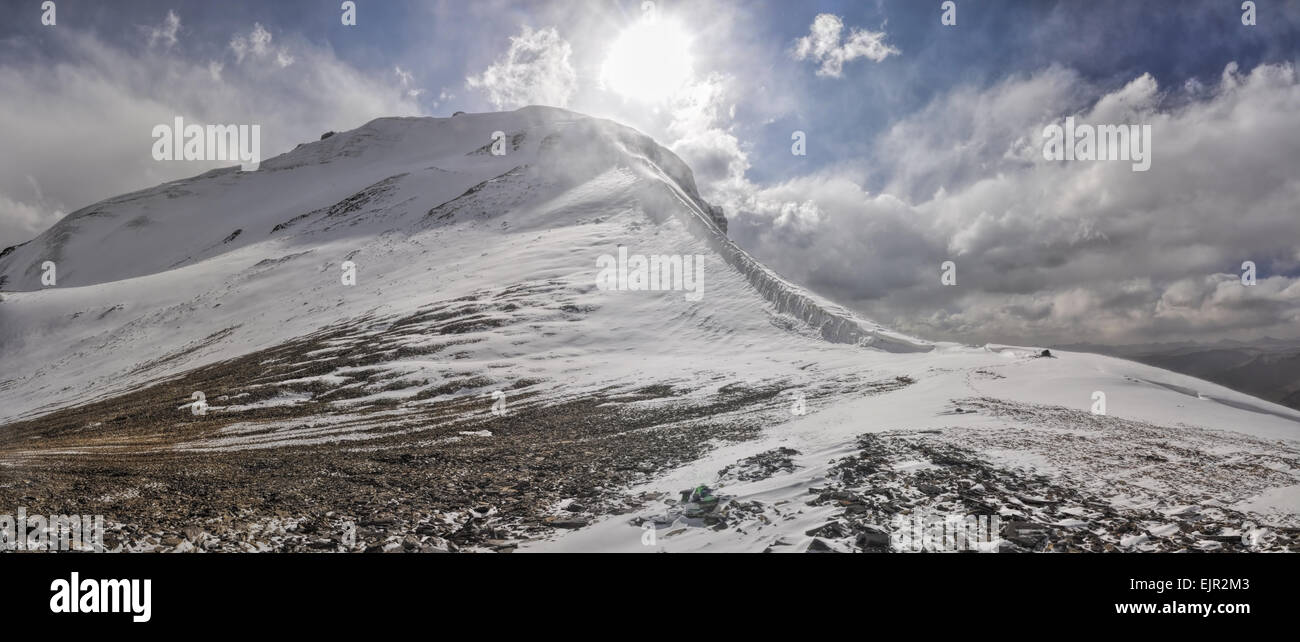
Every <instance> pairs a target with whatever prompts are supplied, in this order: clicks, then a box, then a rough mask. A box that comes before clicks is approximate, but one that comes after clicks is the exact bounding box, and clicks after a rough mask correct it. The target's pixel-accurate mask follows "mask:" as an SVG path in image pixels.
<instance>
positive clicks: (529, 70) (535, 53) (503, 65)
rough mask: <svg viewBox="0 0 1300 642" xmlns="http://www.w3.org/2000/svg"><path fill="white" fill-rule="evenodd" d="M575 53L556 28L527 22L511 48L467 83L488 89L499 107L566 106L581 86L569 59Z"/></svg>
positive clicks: (513, 38)
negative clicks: (537, 26) (536, 28)
mask: <svg viewBox="0 0 1300 642" xmlns="http://www.w3.org/2000/svg"><path fill="white" fill-rule="evenodd" d="M572 53H573V51H572V48H571V47H570V46H569V43H568V41H566V40H565V39H564V38H561V37H560V34H559V32H558V31H556V30H555V27H547V28H545V29H538V30H536V31H534V30H533V29H531V28H529V27H528V26H527V25H525V26H524V27H523V29H522V31H520V33H519V35H517V36H511V37H510V48H509V49H508V50H507V51H506V53H505V54H504V55H503V56H502V57H501V58H500V59H498V60H497V61H496V62H494V63H492V64H491V65H489V66H488V68H487V69H485V70H483V73H480V74H478V75H474V76H470V77H469V78H466V79H465V83H466V85H468V86H469V87H470V88H471V89H482V90H483V91H486V92H487V94H488V99H489V100H491V101H492V104H493V105H496V107H497V109H516V108H518V107H523V106H525V105H549V106H552V107H566V106H568V104H569V100H570V99H571V98H572V97H573V93H574V91H576V90H577V85H578V74H577V73H576V72H575V71H574V70H573V65H572V64H571V63H570V62H569V58H570V56H572Z"/></svg>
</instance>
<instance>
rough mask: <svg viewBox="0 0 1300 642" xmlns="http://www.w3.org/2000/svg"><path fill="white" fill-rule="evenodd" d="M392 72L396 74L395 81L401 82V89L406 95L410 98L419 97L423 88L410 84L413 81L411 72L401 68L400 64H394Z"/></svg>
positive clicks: (413, 77)
mask: <svg viewBox="0 0 1300 642" xmlns="http://www.w3.org/2000/svg"><path fill="white" fill-rule="evenodd" d="M393 73H394V74H396V75H397V82H398V83H399V84H401V86H402V89H403V90H405V91H406V95H407V96H409V97H411V98H419V97H420V94H422V93H424V90H423V89H417V88H415V87H412V86H411V85H413V84H414V83H415V76H414V75H412V74H411V72H409V71H407V70H405V69H402V66H401V65H397V66H394V67H393Z"/></svg>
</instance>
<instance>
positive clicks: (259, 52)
mask: <svg viewBox="0 0 1300 642" xmlns="http://www.w3.org/2000/svg"><path fill="white" fill-rule="evenodd" d="M271 40H272V36H271V32H270V31H267V30H266V27H263V26H262V23H260V22H254V23H253V28H252V29H251V30H250V31H249V32H248V33H247V34H235V36H234V37H233V38H231V39H230V50H231V51H233V52H235V62H239V63H242V62H244V59H245V58H250V59H252V60H259V61H260V60H264V59H268V58H272V57H273V58H274V60H275V64H276V65H277V66H279V67H280V68H284V67H288V66H289V65H292V64H293V60H294V58H293V56H292V55H290V54H289V50H288V49H286V48H285V47H279V48H276V47H272V46H271Z"/></svg>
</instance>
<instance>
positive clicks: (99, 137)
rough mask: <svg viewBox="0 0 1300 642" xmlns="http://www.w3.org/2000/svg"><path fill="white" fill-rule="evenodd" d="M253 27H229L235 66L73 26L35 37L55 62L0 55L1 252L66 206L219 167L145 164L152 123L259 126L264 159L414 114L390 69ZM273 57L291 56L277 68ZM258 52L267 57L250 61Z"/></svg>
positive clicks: (226, 55) (225, 56) (228, 54)
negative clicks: (331, 134) (364, 65)
mask: <svg viewBox="0 0 1300 642" xmlns="http://www.w3.org/2000/svg"><path fill="white" fill-rule="evenodd" d="M182 19H183V16H180V17H178V19H177V23H178V24H180V21H181V20H182ZM164 24H166V21H165V20H164ZM260 31H265V28H261V29H259V28H258V27H256V26H255V27H254V28H253V30H252V31H251V32H244V33H242V34H235V40H236V41H238V39H239V37H240V36H243V39H244V40H243V42H244V43H245V44H244V50H243V56H244V63H245V64H238V63H239V55H240V54H239V52H238V51H236V50H235V48H228V49H226V50H225V51H224V52H223V53H221V54H218V56H217V58H215V59H213V58H211V57H210V56H208V55H206V54H205V55H204V56H203V57H201V58H200V57H197V56H193V55H189V54H188V52H187V51H186V48H185V45H186V43H185V41H184V40H183V39H182V40H180V41H179V42H178V43H177V44H176V45H175V46H173V47H170V48H163V47H149V46H148V42H147V40H146V41H141V42H138V43H125V44H120V45H119V44H109V43H105V42H104V41H102V40H101V39H99V38H98V37H97V36H95V35H94V34H92V33H89V32H86V31H83V30H79V29H77V28H76V27H74V26H71V25H69V26H64V25H60V26H59V28H58V29H50V30H48V32H49V33H47V34H45V37H47V38H50V39H51V40H50V42H49V43H48V44H47V45H46V46H47V47H49V48H52V49H55V50H57V52H58V54H59V63H58V64H57V65H49V64H46V62H45V61H43V60H40V59H22V58H18V57H13V58H4V59H3V60H0V86H2V87H4V88H5V91H3V92H0V148H2V149H5V150H11V152H12V153H6V154H0V248H3V247H7V246H9V245H14V244H16V243H21V242H23V241H26V240H28V239H30V238H32V237H33V236H35V235H36V234H37V233H39V232H40V231H43V230H44V229H45V228H47V227H49V225H51V224H53V223H54V222H55V221H56V220H58V218H59V217H61V216H62V215H63V214H64V213H65V212H68V211H71V210H74V209H77V208H80V207H84V206H86V205H89V204H91V203H93V202H96V201H99V200H101V199H104V198H108V197H110V196H116V195H118V194H123V193H126V192H130V191H133V190H137V189H142V188H145V187H150V186H153V185H157V184H159V183H162V182H166V181H169V180H175V179H178V178H184V177H187V176H193V175H195V174H199V173H201V172H203V171H206V170H208V169H212V168H214V167H220V166H223V165H229V163H223V162H212V163H204V162H194V163H179V162H170V163H169V162H160V161H155V160H153V157H152V154H151V144H152V143H153V139H152V137H151V131H152V129H153V127H154V125H157V124H160V123H171V122H172V120H173V119H174V118H175V117H176V116H183V117H184V118H185V120H186V122H190V123H227V124H229V123H234V124H240V123H246V124H258V125H261V132H262V150H263V153H264V154H265V155H266V156H267V157H269V156H271V155H273V154H278V153H281V152H285V151H288V150H290V149H292V148H293V147H294V146H295V145H297V144H298V143H301V142H305V141H311V140H316V139H317V138H319V136H320V134H321V132H324V131H327V130H343V129H350V128H353V127H357V126H360V125H361V124H363V123H365V122H367V121H369V120H371V119H373V118H377V117H380V116H392V115H415V114H418V113H419V112H420V110H419V106H418V105H417V104H416V103H415V102H414V100H413V99H411V98H410V97H409V96H407V95H405V94H404V92H403V90H402V88H401V87H400V85H399V84H398V83H397V82H395V79H394V78H393V77H392V76H388V75H379V74H374V73H370V72H369V71H367V70H362V69H358V68H356V67H354V66H352V64H351V63H349V62H347V61H343V60H340V59H339V58H337V57H336V56H335V55H334V53H333V51H331V50H330V49H328V48H326V47H320V46H315V45H312V44H310V43H307V42H304V41H300V40H298V39H294V38H287V39H286V42H284V43H279V44H277V45H273V44H272V41H271V39H270V38H269V33H268V34H267V36H266V37H263V36H260V35H257V34H258V33H259V32H260ZM223 40H224V39H223ZM257 43H261V44H257ZM20 44H21V43H20ZM259 47H260V48H261V49H260V53H259V50H258V48H259ZM280 54H283V55H284V56H290V57H293V58H294V59H295V60H296V61H297V62H295V63H294V65H293V67H292V68H291V69H285V68H284V67H283V66H281V65H280V64H279V56H280ZM256 56H260V57H261V60H262V61H263V62H264V63H268V64H251V62H252V61H253V60H254V58H253V57H256ZM34 105H39V106H40V108H39V109H35V108H33V106H34ZM109 168H111V171H109ZM28 177H31V178H30V179H29V178H28ZM68 177H76V179H75V180H69V179H68Z"/></svg>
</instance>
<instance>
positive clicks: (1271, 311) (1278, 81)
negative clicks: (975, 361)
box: [728, 64, 1300, 344]
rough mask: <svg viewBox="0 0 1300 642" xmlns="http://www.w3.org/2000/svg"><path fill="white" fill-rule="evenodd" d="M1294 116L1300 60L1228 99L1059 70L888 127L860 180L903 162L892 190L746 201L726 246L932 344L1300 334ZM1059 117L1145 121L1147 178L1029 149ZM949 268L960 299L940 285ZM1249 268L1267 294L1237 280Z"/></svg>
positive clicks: (1261, 71)
mask: <svg viewBox="0 0 1300 642" xmlns="http://www.w3.org/2000/svg"><path fill="white" fill-rule="evenodd" d="M1179 87H1180V91H1181V87H1182V85H1181V84H1180V85H1179ZM1297 114H1300V82H1297V78H1296V74H1295V69H1294V68H1293V67H1292V66H1291V65H1289V64H1279V65H1261V66H1259V67H1256V68H1255V69H1254V70H1252V71H1251V72H1249V73H1241V72H1240V71H1238V69H1237V68H1236V66H1235V65H1229V66H1228V68H1227V69H1225V73H1224V76H1223V79H1222V80H1221V82H1219V83H1218V84H1217V85H1216V86H1214V87H1203V88H1196V91H1195V92H1193V93H1186V92H1184V93H1180V94H1179V95H1175V96H1165V95H1163V94H1162V93H1161V89H1160V88H1159V87H1158V86H1157V83H1156V81H1155V80H1154V79H1153V78H1152V77H1151V76H1149V75H1146V74H1139V75H1137V76H1135V77H1134V78H1133V79H1132V80H1130V81H1129V82H1127V83H1125V84H1124V85H1122V86H1119V87H1117V88H1115V89H1113V90H1110V91H1106V90H1099V89H1097V88H1096V87H1093V86H1091V85H1089V84H1088V83H1087V82H1085V81H1083V80H1081V79H1080V77H1079V75H1078V74H1076V73H1074V72H1072V71H1070V70H1067V69H1062V68H1055V67H1053V68H1049V69H1045V70H1043V71H1041V72H1039V73H1036V74H1032V75H1029V76H1024V77H1017V78H1012V79H1008V80H1007V81H1004V82H1002V83H999V84H996V85H993V86H991V87H988V88H986V89H983V90H974V89H970V88H959V89H954V90H952V91H951V92H949V93H948V94H946V95H943V96H940V97H938V98H937V99H936V100H935V101H934V102H933V103H932V104H931V105H930V106H929V107H927V108H925V109H923V110H920V111H919V112H917V113H916V114H914V115H913V116H911V117H909V118H906V119H904V120H902V121H899V122H897V123H895V124H894V125H893V126H892V127H891V129H890V130H888V131H887V132H885V133H884V134H882V136H881V137H880V139H879V140H878V141H877V144H876V145H874V148H875V149H876V153H877V154H878V155H877V156H876V157H875V158H874V159H873V162H871V163H869V164H866V165H865V166H866V167H883V166H889V167H891V173H890V174H889V180H888V182H887V183H886V185H887V187H886V189H885V192H884V194H881V195H870V194H866V193H865V192H863V191H862V190H861V188H859V187H857V185H858V181H860V176H861V172H862V171H863V169H862V168H859V167H835V168H829V169H826V170H824V171H822V172H820V173H818V174H816V175H813V176H808V177H803V178H800V179H796V180H792V181H788V182H786V183H783V184H780V185H777V186H774V187H769V188H767V189H763V190H759V191H756V192H754V193H753V194H752V197H751V198H750V199H749V200H748V201H740V202H739V207H738V209H737V210H736V211H735V212H734V213H733V212H731V211H729V212H728V213H729V215H730V216H731V218H732V220H731V226H730V234H731V235H732V236H733V237H734V238H736V239H737V240H738V242H740V244H741V245H742V246H744V247H746V248H749V249H751V250H752V251H754V252H755V253H756V254H758V255H759V256H760V257H761V258H763V259H765V260H767V261H768V262H769V263H771V264H773V266H774V267H776V268H777V269H778V270H781V271H782V272H784V273H786V274H787V275H789V276H790V277H792V278H794V279H795V280H796V281H800V282H803V283H806V284H808V285H810V286H812V287H813V288H814V289H818V290H821V291H823V292H824V293H825V294H827V295H829V296H831V297H833V298H836V299H838V300H841V301H844V302H846V303H851V304H854V305H855V306H856V307H858V308H859V309H861V310H863V311H864V312H865V313H866V314H867V315H868V316H872V317H875V318H877V319H878V320H880V321H882V322H884V323H889V324H892V325H894V326H895V327H898V328H899V329H901V330H904V331H911V332H914V333H917V334H920V335H923V336H929V337H933V338H955V339H963V340H970V341H1002V342H1013V343H1046V344H1050V343H1053V342H1059V343H1070V342H1075V341H1100V342H1106V341H1109V342H1143V341H1150V340H1166V341H1168V340H1179V339H1201V340H1206V339H1209V340H1214V339H1217V338H1219V337H1223V338H1238V339H1249V338H1257V337H1259V336H1263V335H1271V336H1282V337H1295V336H1297V334H1298V332H1297V329H1300V325H1298V324H1297V322H1298V321H1300V276H1297V275H1300V252H1297V250H1296V248H1295V240H1296V239H1297V238H1300V219H1297V217H1296V214H1295V211H1296V209H1295V208H1296V203H1298V202H1300V175H1298V174H1296V172H1295V171H1294V159H1295V158H1300V138H1297V137H1296V136H1295V135H1294V132H1295V130H1296V127H1297V126H1298V125H1300V116H1297ZM1066 115H1073V116H1075V118H1076V119H1077V120H1078V121H1079V122H1090V123H1106V122H1111V121H1113V120H1118V121H1119V122H1120V123H1136V124H1142V123H1145V124H1150V125H1151V126H1152V130H1153V143H1152V155H1153V163H1152V167H1151V170H1150V171H1148V172H1144V173H1142V172H1132V171H1131V170H1130V166H1129V164H1128V163H1126V162H1115V163H1107V162H1100V163H1084V162H1079V163H1069V162H1063V163H1056V162H1048V161H1044V160H1042V157H1041V155H1040V154H1036V153H1029V152H1037V151H1038V150H1039V149H1040V148H1038V147H1037V146H1038V145H1041V137H1040V135H1041V132H1042V128H1043V126H1044V125H1045V124H1047V123H1049V122H1059V121H1060V120H1061V119H1063V118H1064V117H1065V116H1066ZM805 202H811V203H812V205H811V206H802V204H803V203H805ZM792 203H798V204H801V207H800V208H795V209H792V208H791V205H790V204H792ZM814 208H815V209H814ZM814 212H815V214H814ZM945 260H953V261H955V262H956V263H957V276H958V286H957V287H951V288H950V287H944V286H942V285H941V284H940V281H939V274H940V268H939V265H940V263H941V262H943V261H945ZM1245 260H1251V261H1254V262H1256V263H1257V264H1258V266H1259V277H1258V278H1259V281H1258V283H1257V285H1255V286H1251V287H1246V286H1244V285H1242V284H1241V282H1240V276H1241V274H1240V272H1239V271H1238V269H1239V266H1240V265H1241V263H1242V261H1245Z"/></svg>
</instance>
